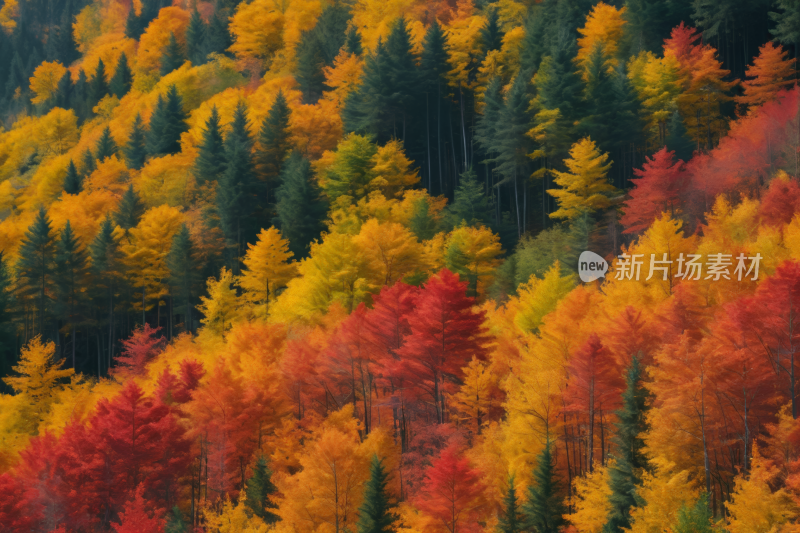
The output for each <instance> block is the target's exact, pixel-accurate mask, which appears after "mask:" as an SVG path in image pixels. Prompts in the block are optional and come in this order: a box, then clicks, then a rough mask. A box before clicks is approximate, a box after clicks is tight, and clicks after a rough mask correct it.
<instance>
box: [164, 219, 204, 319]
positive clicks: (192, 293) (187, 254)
mask: <svg viewBox="0 0 800 533" xmlns="http://www.w3.org/2000/svg"><path fill="white" fill-rule="evenodd" d="M197 263H198V259H197V254H196V252H195V249H194V244H193V243H192V238H191V235H190V234H189V228H188V227H186V224H184V225H183V226H182V227H181V230H180V231H179V232H178V233H176V234H175V237H174V238H173V239H172V247H171V248H170V250H169V254H168V255H167V268H169V285H170V290H171V294H172V296H173V298H175V300H176V301H178V302H182V303H183V305H184V306H185V307H184V309H185V311H186V315H185V316H184V328H185V330H186V331H189V332H192V331H194V321H193V317H192V315H193V313H192V310H193V309H194V305H193V303H194V299H195V297H196V296H197V293H198V285H199V283H200V281H201V279H200V268H199V265H198V264H197Z"/></svg>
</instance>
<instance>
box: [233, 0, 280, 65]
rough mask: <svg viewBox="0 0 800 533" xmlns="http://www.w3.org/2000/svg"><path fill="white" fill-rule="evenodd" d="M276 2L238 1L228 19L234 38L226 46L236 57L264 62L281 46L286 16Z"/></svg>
mask: <svg viewBox="0 0 800 533" xmlns="http://www.w3.org/2000/svg"><path fill="white" fill-rule="evenodd" d="M280 4H281V2H275V1H273V0H254V1H253V2H249V3H241V4H239V7H238V8H237V10H236V14H234V15H233V17H231V21H230V31H231V34H232V36H233V39H234V41H233V45H232V46H231V47H230V50H231V51H232V52H233V53H234V54H236V57H237V58H239V59H243V60H258V61H264V62H266V61H269V60H270V59H271V58H272V56H274V55H275V53H276V52H278V50H280V49H281V47H282V46H283V30H284V26H285V24H286V17H285V15H284V13H283V11H281V10H280ZM287 4H288V2H287Z"/></svg>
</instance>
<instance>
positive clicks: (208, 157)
mask: <svg viewBox="0 0 800 533" xmlns="http://www.w3.org/2000/svg"><path fill="white" fill-rule="evenodd" d="M225 166H226V165H225V146H224V143H223V142H222V133H221V132H220V123H219V112H218V111H217V106H214V107H212V108H211V116H210V117H208V120H206V128H205V130H203V141H202V143H201V144H200V150H199V153H198V154H197V159H196V160H195V166H194V176H195V178H196V179H197V183H198V184H203V183H208V182H212V181H217V180H219V177H220V175H221V174H222V173H223V172H224V171H225Z"/></svg>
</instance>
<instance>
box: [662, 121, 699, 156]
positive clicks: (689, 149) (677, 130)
mask: <svg viewBox="0 0 800 533" xmlns="http://www.w3.org/2000/svg"><path fill="white" fill-rule="evenodd" d="M667 148H668V149H669V150H674V151H675V157H676V158H678V159H682V160H684V161H688V160H689V159H691V157H692V154H693V153H694V149H695V143H694V142H693V141H692V139H691V138H690V137H689V135H688V134H687V133H686V126H685V125H684V124H683V118H681V114H680V113H679V112H678V111H677V110H676V111H675V112H674V113H672V117H670V120H669V124H668V125H667Z"/></svg>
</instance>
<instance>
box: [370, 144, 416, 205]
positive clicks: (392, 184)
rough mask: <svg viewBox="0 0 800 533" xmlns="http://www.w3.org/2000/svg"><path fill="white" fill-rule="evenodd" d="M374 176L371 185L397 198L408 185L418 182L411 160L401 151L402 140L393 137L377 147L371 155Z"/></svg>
mask: <svg viewBox="0 0 800 533" xmlns="http://www.w3.org/2000/svg"><path fill="white" fill-rule="evenodd" d="M372 170H373V172H374V173H375V177H374V178H373V180H372V183H371V185H372V186H373V187H377V188H380V189H381V190H382V191H383V194H384V195H385V196H386V197H387V198H399V197H400V196H402V195H403V191H404V190H405V189H406V188H407V187H408V188H410V187H413V186H414V185H416V184H417V182H419V174H417V171H416V170H413V169H412V168H411V161H409V159H408V158H407V157H406V154H405V152H404V151H403V142H402V141H398V140H396V139H393V140H391V141H389V142H388V143H386V144H385V145H384V146H379V147H378V153H377V154H375V155H374V156H373V157H372Z"/></svg>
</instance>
